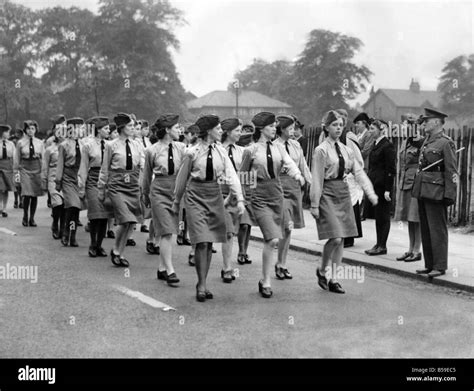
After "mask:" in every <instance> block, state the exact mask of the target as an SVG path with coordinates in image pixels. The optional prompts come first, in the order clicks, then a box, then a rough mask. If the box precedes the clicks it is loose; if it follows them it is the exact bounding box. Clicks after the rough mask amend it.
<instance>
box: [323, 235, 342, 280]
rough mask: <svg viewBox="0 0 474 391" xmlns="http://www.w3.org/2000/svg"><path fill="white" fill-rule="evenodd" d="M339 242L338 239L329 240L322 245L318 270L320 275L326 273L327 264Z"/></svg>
mask: <svg viewBox="0 0 474 391" xmlns="http://www.w3.org/2000/svg"><path fill="white" fill-rule="evenodd" d="M340 241H341V240H340V239H339V238H337V239H329V240H328V241H327V242H326V244H325V245H324V248H323V256H322V258H321V267H320V268H319V271H320V272H321V274H323V275H324V274H325V273H326V268H327V267H328V266H329V262H330V260H331V257H332V255H333V253H334V250H335V249H336V248H337V247H338V245H339V242H340Z"/></svg>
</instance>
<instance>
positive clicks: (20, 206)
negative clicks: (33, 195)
mask: <svg viewBox="0 0 474 391" xmlns="http://www.w3.org/2000/svg"><path fill="white" fill-rule="evenodd" d="M18 207H19V208H20V209H23V201H20V204H19V205H18Z"/></svg>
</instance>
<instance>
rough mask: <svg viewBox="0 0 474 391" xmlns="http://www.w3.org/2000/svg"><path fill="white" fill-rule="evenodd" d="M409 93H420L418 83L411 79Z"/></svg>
mask: <svg viewBox="0 0 474 391" xmlns="http://www.w3.org/2000/svg"><path fill="white" fill-rule="evenodd" d="M410 91H412V92H420V83H418V82H417V81H415V79H411V83H410Z"/></svg>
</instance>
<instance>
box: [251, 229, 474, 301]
mask: <svg viewBox="0 0 474 391" xmlns="http://www.w3.org/2000/svg"><path fill="white" fill-rule="evenodd" d="M250 239H251V240H254V241H256V242H263V238H260V237H258V236H254V235H250ZM290 250H293V251H299V252H303V253H306V254H311V255H316V256H321V255H322V253H321V251H318V250H311V249H309V248H305V247H301V246H297V245H294V244H291V243H290ZM342 260H343V261H344V263H346V264H348V265H353V266H364V267H366V268H367V269H374V270H379V271H382V272H385V273H391V274H395V275H398V276H401V277H408V278H411V279H413V280H417V281H420V282H428V283H430V284H433V285H437V286H442V287H446V288H451V289H457V290H462V291H465V292H469V293H474V286H471V285H466V284H460V283H457V282H453V281H448V280H443V279H438V278H431V279H429V278H427V277H424V276H422V275H419V274H415V273H411V272H407V271H404V270H399V269H395V268H392V267H389V266H383V265H375V264H373V263H370V262H364V261H359V260H356V259H352V258H346V257H343V258H342Z"/></svg>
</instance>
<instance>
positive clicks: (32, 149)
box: [30, 137, 35, 159]
mask: <svg viewBox="0 0 474 391" xmlns="http://www.w3.org/2000/svg"><path fill="white" fill-rule="evenodd" d="M34 156H35V146H34V145H33V137H30V159H33V157H34Z"/></svg>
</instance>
